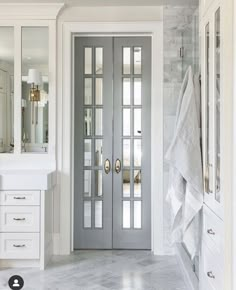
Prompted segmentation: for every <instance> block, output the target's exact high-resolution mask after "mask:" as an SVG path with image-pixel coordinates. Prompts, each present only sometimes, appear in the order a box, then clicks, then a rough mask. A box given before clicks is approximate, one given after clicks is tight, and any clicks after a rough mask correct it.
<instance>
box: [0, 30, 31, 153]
mask: <svg viewBox="0 0 236 290" xmlns="http://www.w3.org/2000/svg"><path fill="white" fill-rule="evenodd" d="M22 102H23V100H22ZM25 109H26V100H24V102H23V103H22V118H24V116H25V115H24V111H25ZM19 114H20V112H19ZM22 124H24V119H22ZM22 127H23V128H22V129H23V130H25V128H24V126H22ZM10 144H11V145H10ZM13 151H14V28H13V27H0V153H12V152H13Z"/></svg>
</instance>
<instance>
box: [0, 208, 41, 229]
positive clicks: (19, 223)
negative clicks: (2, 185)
mask: <svg viewBox="0 0 236 290" xmlns="http://www.w3.org/2000/svg"><path fill="white" fill-rule="evenodd" d="M39 217H40V213H39V206H0V232H8V233H9V232H12V233H19V232H22V233H27V232H28V233H32V232H39Z"/></svg>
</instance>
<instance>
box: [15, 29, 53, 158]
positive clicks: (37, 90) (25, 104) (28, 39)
mask: <svg viewBox="0 0 236 290" xmlns="http://www.w3.org/2000/svg"><path fill="white" fill-rule="evenodd" d="M21 43H22V66H21V69H22V82H21V92H22V100H21V106H22V109H23V112H22V113H23V116H22V121H23V122H22V124H21V129H22V130H21V132H22V135H21V137H22V140H21V141H22V152H41V153H45V152H47V147H48V139H49V133H50V132H49V126H48V122H49V115H48V108H49V102H50V98H49V95H50V92H49V88H50V84H49V80H50V78H49V75H48V70H49V68H48V67H49V28H48V27H22V41H21ZM18 93H19V92H18ZM51 133H52V134H54V132H51ZM26 144H27V145H26Z"/></svg>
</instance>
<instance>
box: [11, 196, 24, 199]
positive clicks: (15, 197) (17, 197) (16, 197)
mask: <svg viewBox="0 0 236 290" xmlns="http://www.w3.org/2000/svg"><path fill="white" fill-rule="evenodd" d="M14 199H26V198H25V196H23V197H19V196H14Z"/></svg>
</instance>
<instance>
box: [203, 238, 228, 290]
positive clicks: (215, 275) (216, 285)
mask: <svg viewBox="0 0 236 290" xmlns="http://www.w3.org/2000/svg"><path fill="white" fill-rule="evenodd" d="M220 265H221V266H220ZM202 271H203V277H204V279H205V280H206V281H207V283H208V284H209V285H210V286H211V287H212V289H214V290H222V289H223V272H224V271H223V268H222V262H221V260H220V258H219V256H218V254H217V251H215V249H214V248H211V250H210V249H209V248H208V247H207V245H206V244H205V243H203V245H202Z"/></svg>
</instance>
